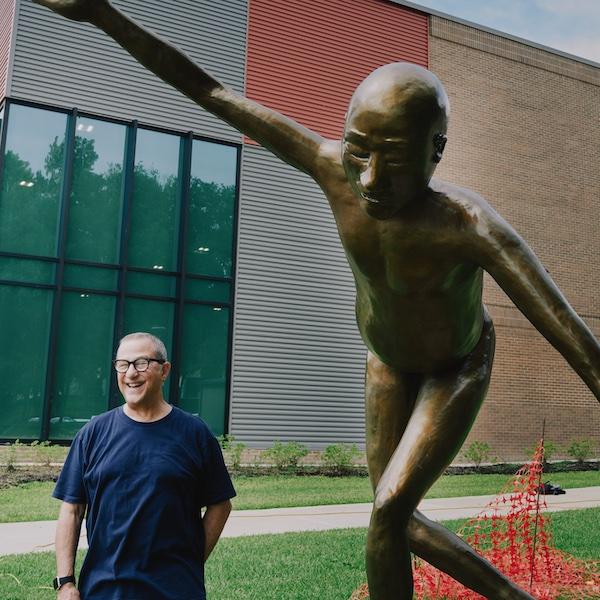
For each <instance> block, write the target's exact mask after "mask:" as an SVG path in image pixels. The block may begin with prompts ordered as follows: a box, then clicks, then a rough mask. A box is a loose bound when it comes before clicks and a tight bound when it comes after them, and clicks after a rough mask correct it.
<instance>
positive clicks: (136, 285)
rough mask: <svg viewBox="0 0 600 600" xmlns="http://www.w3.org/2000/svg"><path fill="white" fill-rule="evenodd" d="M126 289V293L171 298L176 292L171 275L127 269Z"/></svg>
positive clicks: (173, 278) (174, 282)
mask: <svg viewBox="0 0 600 600" xmlns="http://www.w3.org/2000/svg"><path fill="white" fill-rule="evenodd" d="M126 289H127V293H128V294H145V295H148V296H165V297H168V298H173V297H175V292H176V281H175V277H174V276H173V275H159V274H154V273H140V272H137V271H128V272H127V286H126Z"/></svg>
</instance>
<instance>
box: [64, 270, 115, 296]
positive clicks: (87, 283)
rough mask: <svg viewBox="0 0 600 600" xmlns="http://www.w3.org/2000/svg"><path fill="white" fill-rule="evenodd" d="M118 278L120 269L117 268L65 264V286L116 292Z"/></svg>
mask: <svg viewBox="0 0 600 600" xmlns="http://www.w3.org/2000/svg"><path fill="white" fill-rule="evenodd" d="M117 279H118V271H117V270H116V269H103V268H101V267H87V266H84V265H68V264H67V265H65V275H64V285H65V287H73V288H82V289H86V290H103V291H107V292H114V291H116V290H117Z"/></svg>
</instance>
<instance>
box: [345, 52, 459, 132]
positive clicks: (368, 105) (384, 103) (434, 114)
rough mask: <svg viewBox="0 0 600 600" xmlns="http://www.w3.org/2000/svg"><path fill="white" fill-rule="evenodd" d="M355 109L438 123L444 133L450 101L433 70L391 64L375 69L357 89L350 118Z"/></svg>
mask: <svg viewBox="0 0 600 600" xmlns="http://www.w3.org/2000/svg"><path fill="white" fill-rule="evenodd" d="M356 111H367V112H375V113H380V112H384V113H386V114H388V115H389V116H390V117H392V118H394V117H395V118H396V119H399V120H405V119H407V118H408V119H411V120H417V121H418V122H419V123H420V124H421V125H426V124H427V125H429V126H430V125H433V124H434V123H438V124H439V128H440V130H439V132H440V133H445V132H446V127H447V123H448V116H449V113H450V104H449V102H448V96H447V95H446V91H445V90H444V86H443V85H442V83H441V81H440V80H439V79H438V78H437V77H436V76H435V75H434V74H433V73H432V72H431V71H428V70H427V69H425V68H423V67H420V66H418V65H414V64H411V63H391V64H389V65H384V66H383V67H379V68H378V69H376V70H375V71H373V72H372V73H371V74H370V75H369V76H368V77H367V78H366V79H364V80H363V81H362V83H361V84H360V85H359V86H358V87H357V88H356V91H355V92H354V94H353V96H352V99H351V101H350V106H349V108H348V115H347V119H348V120H350V119H351V117H352V115H353V113H355V112H356Z"/></svg>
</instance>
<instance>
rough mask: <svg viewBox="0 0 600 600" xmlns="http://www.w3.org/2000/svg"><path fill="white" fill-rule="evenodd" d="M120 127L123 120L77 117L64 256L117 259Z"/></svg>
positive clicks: (122, 141)
mask: <svg viewBox="0 0 600 600" xmlns="http://www.w3.org/2000/svg"><path fill="white" fill-rule="evenodd" d="M125 132H126V128H125V127H124V126H123V125H116V124H114V123H107V122H105V121H98V120H95V119H89V118H87V117H79V118H78V119H77V125H76V127H75V147H74V157H73V185H72V189H71V204H70V209H69V225H68V233H67V251H66V252H67V256H68V257H69V258H76V259H79V260H89V261H93V262H100V263H116V262H118V259H119V245H120V240H121V216H122V202H121V198H122V186H123V157H124V152H125Z"/></svg>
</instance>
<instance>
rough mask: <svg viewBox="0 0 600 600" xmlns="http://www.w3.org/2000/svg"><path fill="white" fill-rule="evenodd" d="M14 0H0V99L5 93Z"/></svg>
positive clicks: (10, 47)
mask: <svg viewBox="0 0 600 600" xmlns="http://www.w3.org/2000/svg"><path fill="white" fill-rule="evenodd" d="M15 1H16V0H0V100H2V99H3V98H4V97H5V96H6V95H7V94H6V89H7V84H8V68H9V64H10V54H11V49H12V34H13V20H14V16H15Z"/></svg>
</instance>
